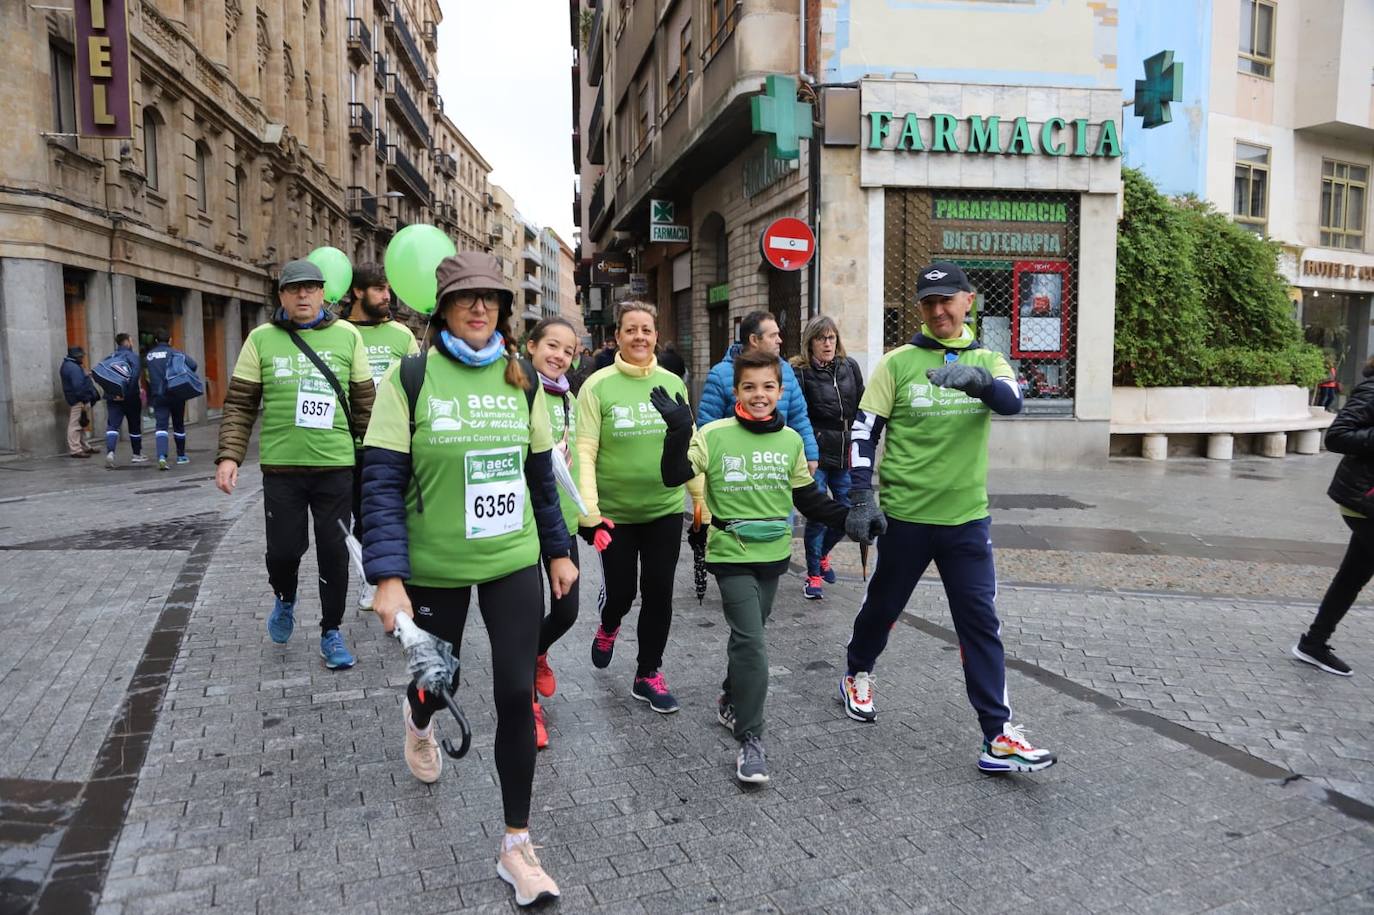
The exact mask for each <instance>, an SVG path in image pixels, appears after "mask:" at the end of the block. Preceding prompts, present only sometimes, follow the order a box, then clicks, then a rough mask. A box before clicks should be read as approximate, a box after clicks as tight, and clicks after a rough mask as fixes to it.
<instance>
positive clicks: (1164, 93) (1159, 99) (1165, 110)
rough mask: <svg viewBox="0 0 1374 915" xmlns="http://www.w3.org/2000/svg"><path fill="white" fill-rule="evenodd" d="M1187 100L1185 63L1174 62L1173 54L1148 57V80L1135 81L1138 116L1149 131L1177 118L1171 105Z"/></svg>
mask: <svg viewBox="0 0 1374 915" xmlns="http://www.w3.org/2000/svg"><path fill="white" fill-rule="evenodd" d="M1181 101H1183V64H1181V63H1174V52H1173V51H1160V52H1159V53H1158V54H1156V55H1154V56H1153V57H1147V58H1145V78H1144V79H1138V80H1136V81H1135V101H1134V102H1132V104H1133V105H1135V113H1136V116H1137V117H1139V118H1140V119H1141V120H1142V121H1143V122H1144V124H1143V126H1144V127H1146V128H1147V129H1148V128H1150V127H1160V126H1162V125H1164V124H1168V123H1169V122H1170V121H1172V120H1173V119H1174V116H1173V115H1172V114H1171V113H1170V112H1169V103H1170V102H1181Z"/></svg>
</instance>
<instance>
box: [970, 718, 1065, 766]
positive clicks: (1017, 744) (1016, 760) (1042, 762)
mask: <svg viewBox="0 0 1374 915" xmlns="http://www.w3.org/2000/svg"><path fill="white" fill-rule="evenodd" d="M1056 761H1057V759H1056V757H1055V755H1054V754H1053V753H1051V752H1050V751H1049V750H1045V749H1041V748H1037V747H1034V746H1032V745H1031V742H1030V741H1029V740H1027V739H1026V731H1025V729H1024V728H1022V727H1020V726H1018V725H1014V724H1012V723H1011V722H1010V721H1008V722H1006V723H1005V724H1003V725H1002V733H1000V734H998V735H997V736H996V737H994V738H993V739H992V740H984V741H983V752H982V753H981V754H980V755H979V756H978V768H979V769H981V770H983V771H984V772H1039V771H1040V770H1041V769H1048V768H1049V767H1050V766H1052V765H1054V764H1055V762H1056Z"/></svg>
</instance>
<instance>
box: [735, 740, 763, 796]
mask: <svg viewBox="0 0 1374 915" xmlns="http://www.w3.org/2000/svg"><path fill="white" fill-rule="evenodd" d="M735 778H737V779H739V780H740V781H742V782H744V783H745V784H747V785H762V784H766V783H767V781H768V758H767V757H766V756H765V755H764V752H763V741H762V740H759V739H758V738H757V737H755V736H754V735H753V734H745V735H744V739H743V740H741V741H740V742H739V757H738V758H737V759H736V760H735Z"/></svg>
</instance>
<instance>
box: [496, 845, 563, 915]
mask: <svg viewBox="0 0 1374 915" xmlns="http://www.w3.org/2000/svg"><path fill="white" fill-rule="evenodd" d="M496 873H497V874H498V875H500V877H501V879H502V880H504V881H506V882H507V883H509V884H510V885H511V887H512V888H513V889H514V890H515V904H516V905H519V906H527V905H533V904H534V903H536V902H538V901H539V900H541V899H554V898H557V897H558V884H556V883H554V882H553V878H552V877H550V876H549V875H548V874H547V873H545V872H544V866H543V865H542V864H540V863H539V856H538V855H536V854H535V853H534V843H533V842H531V841H530V839H529V835H528V834H526V835H525V838H524V841H521V842H515V843H514V844H512V845H511V846H510V847H509V848H507V847H506V843H505V839H504V838H503V839H502V840H501V853H500V855H498V856H497V858H496Z"/></svg>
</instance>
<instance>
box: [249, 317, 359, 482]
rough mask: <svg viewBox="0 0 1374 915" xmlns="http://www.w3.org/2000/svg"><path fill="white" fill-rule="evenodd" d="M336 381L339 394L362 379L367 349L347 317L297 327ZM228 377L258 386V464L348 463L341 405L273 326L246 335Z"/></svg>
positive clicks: (350, 458) (349, 453) (349, 451)
mask: <svg viewBox="0 0 1374 915" xmlns="http://www.w3.org/2000/svg"><path fill="white" fill-rule="evenodd" d="M297 333H299V334H300V336H301V339H302V340H304V341H305V343H306V345H307V346H309V347H310V348H311V349H312V350H314V351H315V353H316V354H317V355H318V356H319V357H320V359H321V361H323V362H324V364H325V365H327V366H329V370H330V371H332V372H333V373H334V377H335V378H337V379H338V381H339V385H340V386H341V387H342V388H343V391H344V395H345V396H347V395H348V386H349V384H350V383H352V382H359V381H367V380H368V377H369V376H368V371H367V353H366V351H365V350H364V349H363V338H362V337H361V336H360V335H359V334H358V329H357V328H356V327H354V326H353V325H352V324H349V323H348V322H347V321H334V322H332V323H330V324H327V325H325V326H323V327H319V328H313V329H311V330H299V331H297ZM234 377H235V378H241V379H243V380H244V381H251V382H253V383H254V384H260V385H262V439H261V442H260V452H261V456H262V458H261V459H262V463H263V464H264V465H265V466H268V467H273V466H276V467H352V466H353V451H354V448H353V439H352V437H351V436H350V435H349V432H348V419H347V418H346V416H345V415H344V409H343V408H344V405H343V404H340V403H338V396H337V395H336V394H335V393H334V388H333V386H332V385H330V383H329V382H328V381H327V380H326V379H325V377H324V375H323V374H321V373H320V370H319V369H317V368H316V367H315V364H314V363H313V362H311V361H310V358H309V357H308V356H306V355H305V353H303V352H301V351H300V349H299V348H298V347H297V346H296V344H295V343H294V342H292V340H291V335H290V334H288V333H287V332H286V331H285V330H283V329H282V328H280V327H278V326H276V325H275V324H261V325H259V326H257V327H255V328H253V330H252V331H251V332H250V333H249V334H248V339H247V340H244V341H243V349H241V350H239V358H238V362H236V363H235V364H234Z"/></svg>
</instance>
